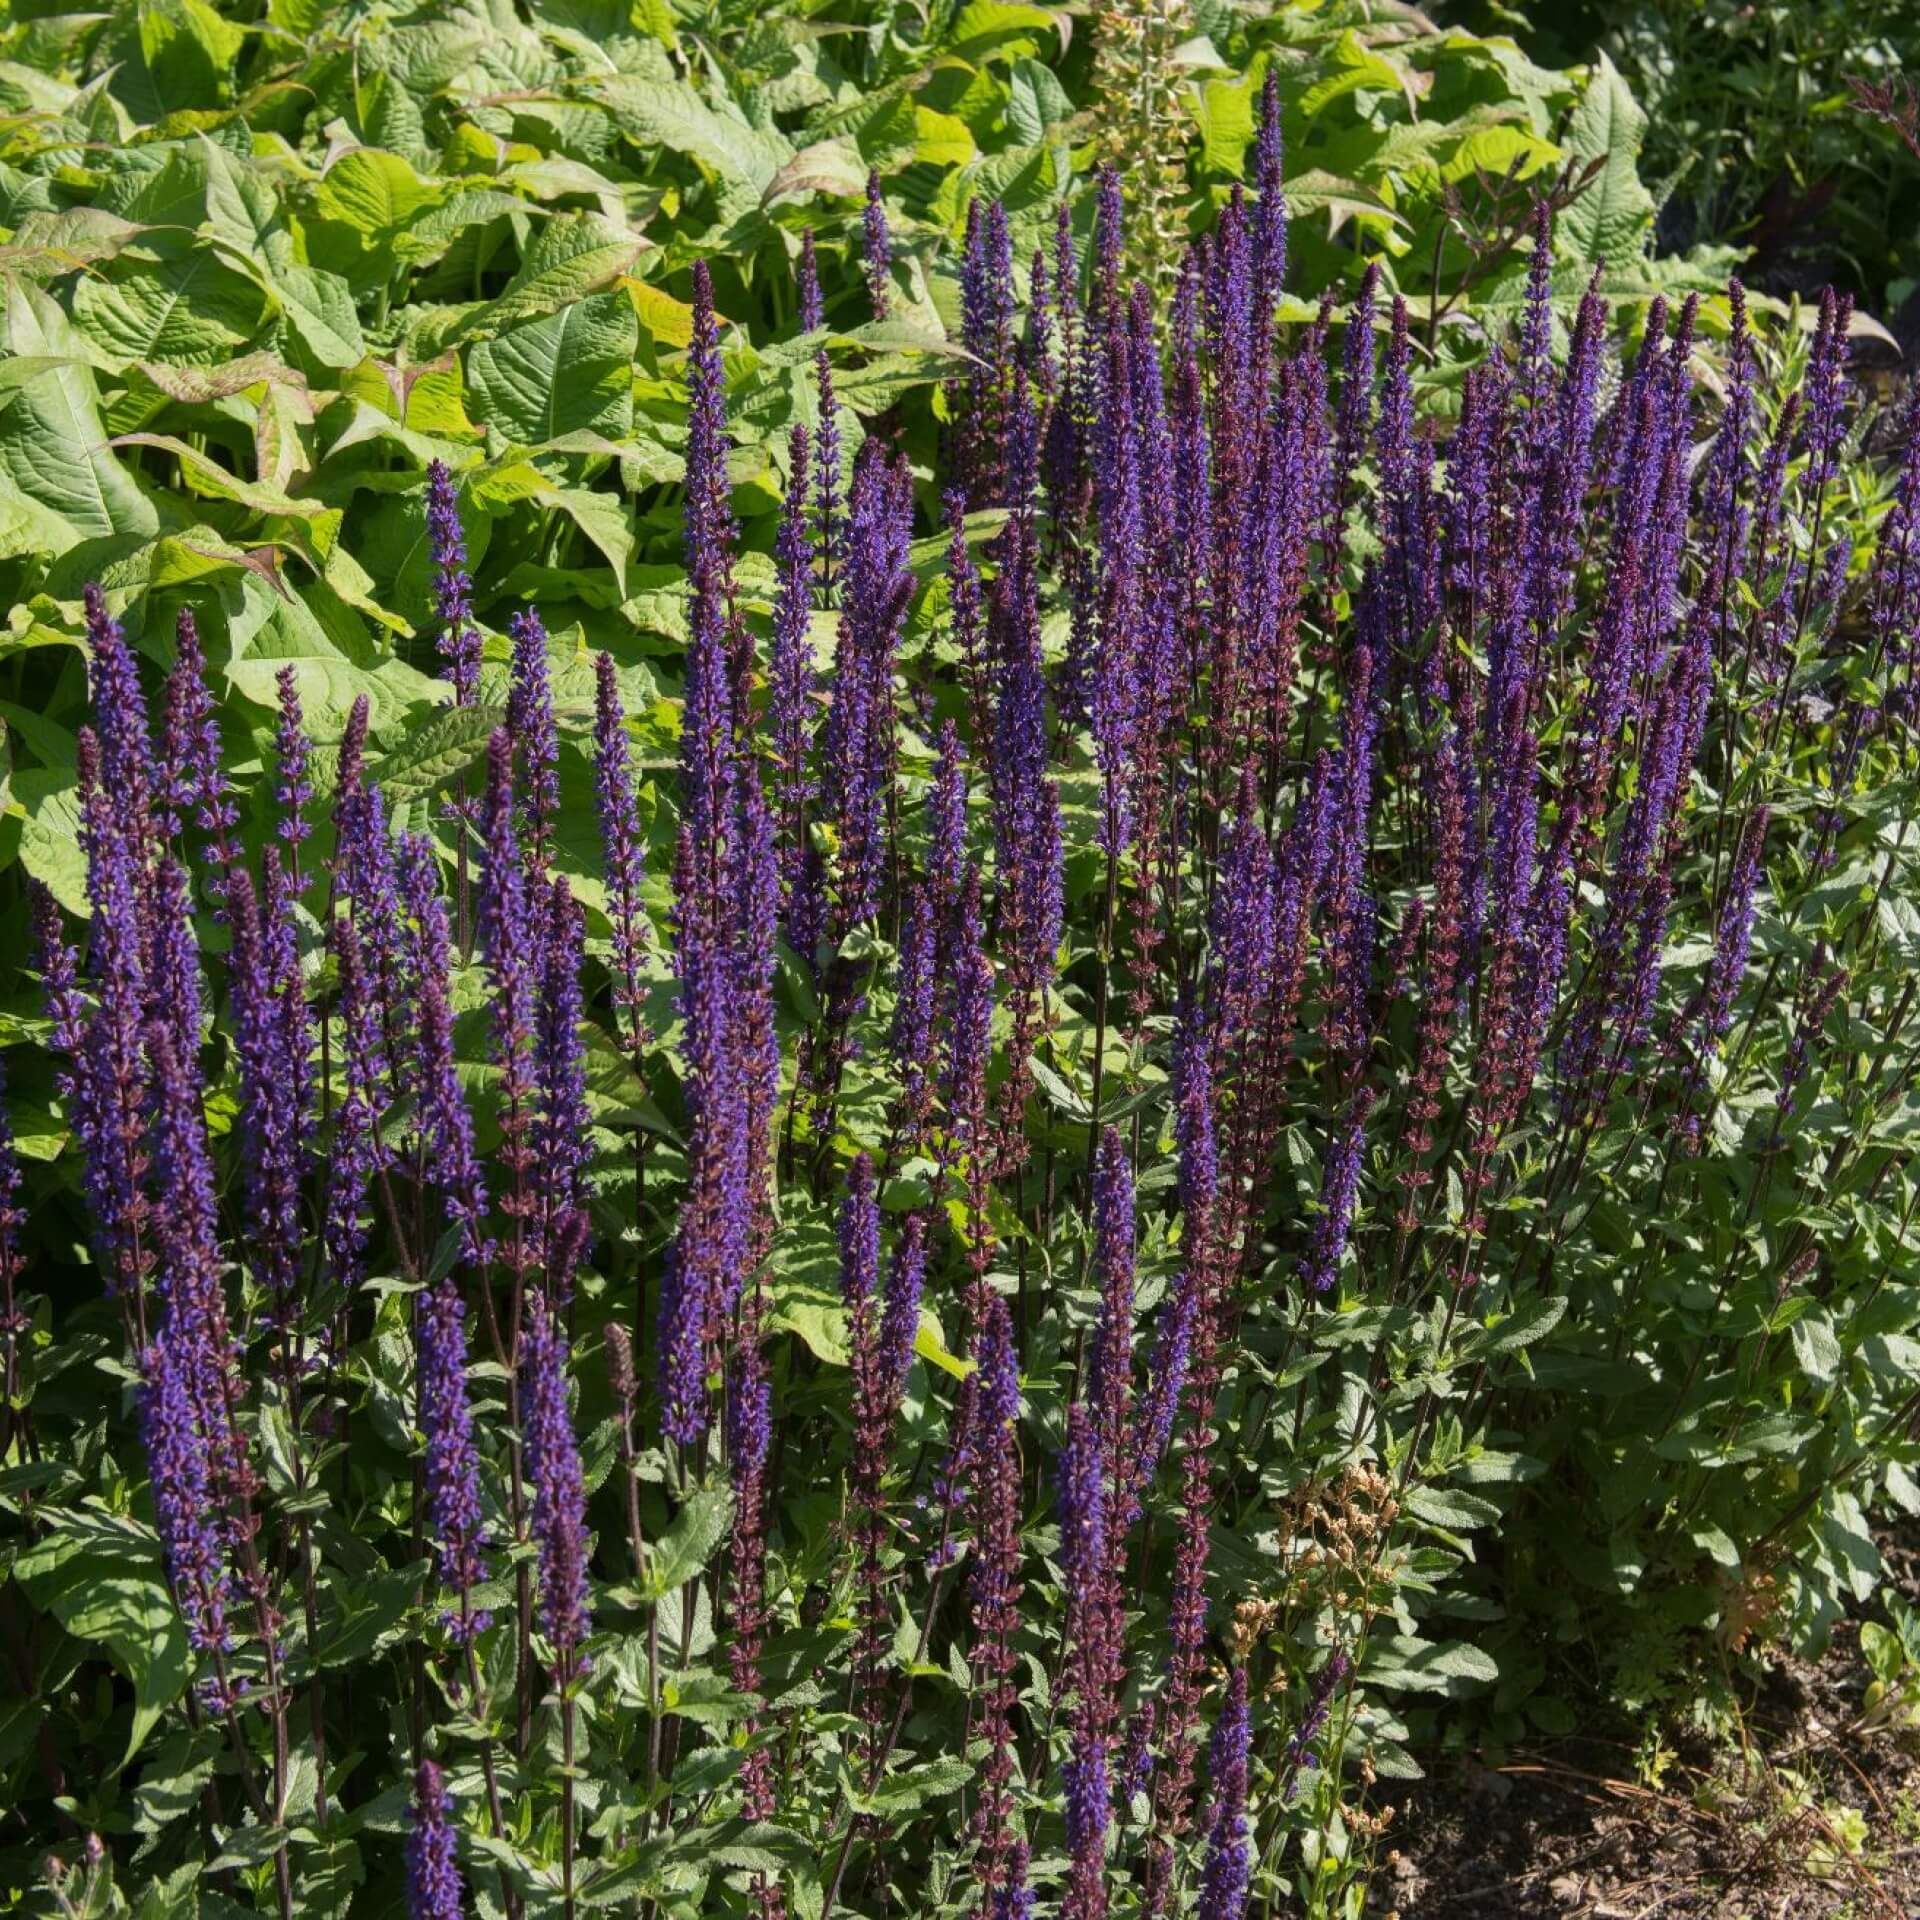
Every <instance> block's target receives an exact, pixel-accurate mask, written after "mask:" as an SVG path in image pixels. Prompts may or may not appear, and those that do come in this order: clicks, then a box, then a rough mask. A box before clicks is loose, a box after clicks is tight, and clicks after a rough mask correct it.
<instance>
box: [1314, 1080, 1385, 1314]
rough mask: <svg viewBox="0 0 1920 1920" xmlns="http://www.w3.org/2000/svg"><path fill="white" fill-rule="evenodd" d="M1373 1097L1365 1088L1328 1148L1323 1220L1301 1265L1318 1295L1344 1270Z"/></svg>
mask: <svg viewBox="0 0 1920 1920" xmlns="http://www.w3.org/2000/svg"><path fill="white" fill-rule="evenodd" d="M1372 1108H1373V1096H1372V1094H1371V1093H1369V1092H1367V1091H1366V1090H1365V1089H1362V1090H1361V1092H1360V1093H1359V1094H1357V1095H1356V1096H1355V1097H1354V1099H1353V1102H1352V1104H1351V1105H1350V1106H1349V1107H1348V1109H1347V1115H1346V1118H1345V1119H1344V1120H1343V1121H1342V1122H1341V1126H1340V1131H1339V1133H1338V1134H1336V1135H1335V1137H1334V1139H1333V1142H1332V1144H1331V1145H1330V1146H1329V1147H1328V1148H1327V1160H1326V1167H1325V1170H1324V1172H1323V1173H1322V1175H1321V1178H1320V1218H1319V1219H1318V1220H1317V1221H1316V1222H1315V1223H1314V1229H1313V1246H1312V1248H1311V1249H1310V1251H1309V1252H1308V1254H1307V1257H1306V1258H1305V1259H1304V1260H1303V1261H1301V1263H1300V1277H1301V1279H1302V1280H1304V1281H1305V1282H1306V1283H1307V1285H1308V1286H1310V1287H1311V1288H1312V1289H1313V1290H1314V1292H1316V1293H1325V1292H1327V1290H1328V1289H1329V1288H1330V1287H1332V1285H1333V1283H1334V1280H1335V1278H1336V1277H1337V1276H1338V1274H1339V1271H1340V1256H1341V1255H1342V1254H1343V1253H1345V1252H1346V1250H1347V1235H1348V1233H1349V1232H1350V1231H1351V1230H1352V1227H1353V1208H1354V1201H1355V1199H1356V1198H1357V1196H1358V1194H1359V1191H1360V1168H1361V1165H1362V1163H1363V1162H1364V1160H1365V1158H1366V1150H1367V1115H1368V1113H1369V1112H1371V1110H1372Z"/></svg>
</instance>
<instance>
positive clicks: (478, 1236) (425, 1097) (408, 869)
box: [400, 836, 488, 1263]
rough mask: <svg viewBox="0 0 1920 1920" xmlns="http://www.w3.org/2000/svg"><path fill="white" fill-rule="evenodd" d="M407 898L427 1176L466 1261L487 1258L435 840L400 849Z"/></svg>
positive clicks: (482, 1185) (483, 1201) (417, 840)
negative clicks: (458, 1058) (456, 1048)
mask: <svg viewBox="0 0 1920 1920" xmlns="http://www.w3.org/2000/svg"><path fill="white" fill-rule="evenodd" d="M400 883H401V895H402V898H403V900H404V901H405V904H406V911H407V918H408V921H409V922H410V925H409V929H408V939H407V956H408V968H409V971H410V973H411V974H412V977H413V980H414V982H415V991H416V992H417V994H418V996H419V1009H418V1021H419V1026H418V1032H417V1035H416V1038H415V1053H414V1061H413V1074H414V1087H415V1097H416V1098H417V1099H418V1101H419V1111H420V1119H419V1126H420V1137H421V1140H422V1142H423V1144H424V1145H425V1147H426V1156H425V1165H426V1169H427V1176H428V1179H429V1181H430V1183H431V1184H432V1186H433V1187H434V1189H435V1190H436V1191H437V1192H438V1193H439V1195H440V1198H441V1202H442V1204H443V1205H444V1207H445V1208H446V1213H447V1219H448V1220H449V1222H451V1223H452V1224H453V1225H455V1226H457V1227H459V1229H460V1230H461V1236H462V1252H463V1255H464V1257H465V1258H466V1259H468V1260H470V1261H474V1262H476V1263H477V1262H480V1261H483V1260H485V1259H486V1257H487V1251H488V1249H487V1241H486V1228H487V1188H486V1182H485V1180H484V1178H483V1177H482V1175H481V1172H480V1161H479V1156H478V1154H477V1153H476V1152H475V1150H474V1138H473V1116H472V1114H471V1113H469V1112H468V1110H467V1096H466V1091H465V1089H464V1088H463V1087H462V1086H461V1084H460V1076H459V1072H458V1070H457V1068H456V1067H455V1064H454V1056H453V1005H452V1000H451V997H450V987H449V982H448V964H449V956H448V937H447V905H446V901H445V900H444V899H443V898H442V897H441V895H440V890H439V872H438V868H437V866H436V864H435V855H434V849H433V842H432V841H430V840H428V839H426V838H424V837H421V836H416V837H413V838H410V839H408V840H406V841H405V842H403V843H402V846H401V849H400Z"/></svg>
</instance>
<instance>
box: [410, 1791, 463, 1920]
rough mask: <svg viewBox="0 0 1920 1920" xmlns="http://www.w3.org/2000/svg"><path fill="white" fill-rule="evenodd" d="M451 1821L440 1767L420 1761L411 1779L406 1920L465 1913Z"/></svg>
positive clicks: (457, 1919) (458, 1919) (448, 1919)
mask: <svg viewBox="0 0 1920 1920" xmlns="http://www.w3.org/2000/svg"><path fill="white" fill-rule="evenodd" d="M452 1818H453V1802H452V1801H451V1800H450V1799H449V1798H448V1797H447V1788H446V1782H445V1779H444V1777H443V1776H442V1774H441V1772H440V1769H439V1767H438V1766H437V1765H435V1763H434V1762H433V1761H431V1760H422V1761H421V1762H420V1766H419V1770H418V1771H417V1772H416V1774H415V1776H414V1792H413V1814H412V1821H411V1824H410V1826H409V1827H408V1830H407V1914H408V1917H409V1920H462V1916H463V1915H464V1914H465V1912H466V1910H467V1897H466V1892H465V1889H464V1888H463V1887H462V1886H461V1884H460V1868H459V1866H458V1864H457V1861H456V1858H455V1851H456V1850H455V1843H454V1831H453V1824H452Z"/></svg>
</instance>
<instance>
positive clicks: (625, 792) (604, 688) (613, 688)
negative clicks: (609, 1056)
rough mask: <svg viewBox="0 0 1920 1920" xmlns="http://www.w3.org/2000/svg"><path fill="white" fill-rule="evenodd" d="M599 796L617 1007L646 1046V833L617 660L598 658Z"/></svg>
mask: <svg viewBox="0 0 1920 1920" xmlns="http://www.w3.org/2000/svg"><path fill="white" fill-rule="evenodd" d="M593 672H594V710H593V714H594V717H593V793H594V802H595V805H596V806H597V808H598V809H599V814H600V846H601V856H602V873H603V875H604V877H605V880H606V887H607V917H608V919H610V920H611V921H612V922H613V993H614V1004H615V1006H617V1007H619V1008H620V1009H621V1010H622V1011H623V1012H624V1013H625V1014H626V1016H627V1019H628V1022H629V1026H630V1032H631V1035H632V1038H633V1042H634V1045H635V1046H640V1045H642V1044H644V1036H645V1025H644V1022H643V1020H642V1018H641V1006H642V1004H643V1001H644V998H645V996H644V994H643V993H642V990H641V985H640V969H641V965H642V961H643V957H644V955H645V953H646V950H647V937H648V928H647V914H646V908H645V906H644V905H643V904H642V903H641V898H640V890H641V888H642V887H643V886H644V885H645V883H646V874H647V849H646V842H645V841H644V840H643V839H642V837H641V834H640V822H639V819H638V810H637V807H636V803H635V800H634V794H633V769H632V766H631V765H630V764H629V762H628V758H627V716H626V712H625V710H624V709H623V708H622V706H621V704H620V687H619V682H618V681H617V679H616V678H615V675H614V666H613V658H612V656H611V655H610V654H605V653H598V654H595V655H594V659H593Z"/></svg>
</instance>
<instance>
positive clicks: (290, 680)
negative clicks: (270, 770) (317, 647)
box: [273, 665, 313, 861]
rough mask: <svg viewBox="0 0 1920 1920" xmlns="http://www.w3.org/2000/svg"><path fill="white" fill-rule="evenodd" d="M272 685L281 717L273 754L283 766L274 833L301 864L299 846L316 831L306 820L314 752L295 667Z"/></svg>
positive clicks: (276, 789)
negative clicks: (301, 703)
mask: <svg viewBox="0 0 1920 1920" xmlns="http://www.w3.org/2000/svg"><path fill="white" fill-rule="evenodd" d="M273 683H274V685H275V687H276V688H278V690H279V694H280V716H279V719H278V720H277V722H276V723H275V726H274V733H273V745H274V752H275V753H276V755H277V756H278V758H279V762H280V770H279V776H278V778H277V779H276V780H275V782H274V788H273V797H274V799H275V800H276V801H277V802H278V803H279V806H280V819H279V822H278V824H277V825H276V827H275V829H274V831H275V832H276V833H278V834H279V836H280V838H281V839H282V840H284V841H285V842H286V843H287V845H288V847H289V848H290V849H291V850H292V857H293V859H294V860H295V861H298V859H299V857H300V842H301V841H302V840H304V839H305V838H306V837H307V836H308V834H310V833H311V832H312V831H313V829H312V827H310V826H309V825H308V824H307V818H306V808H307V803H308V802H309V801H310V800H311V799H312V798H313V782H312V781H311V780H309V779H308V778H307V761H308V759H309V757H310V754H311V751H312V750H311V748H310V746H309V745H308V741H307V735H306V729H305V725H304V723H303V719H302V715H301V712H300V689H299V686H298V684H297V683H296V681H295V679H294V672H293V668H292V666H291V665H288V666H284V667H282V668H281V669H280V671H279V672H278V673H277V674H275V675H274V679H273Z"/></svg>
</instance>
